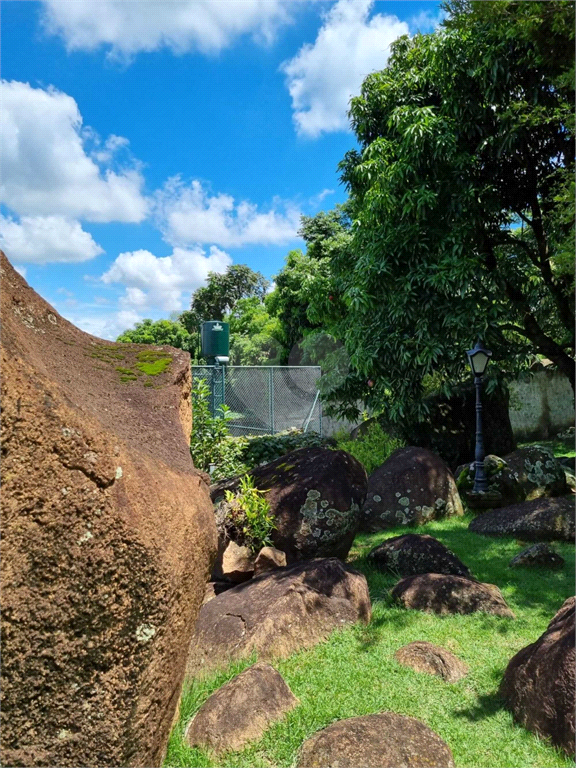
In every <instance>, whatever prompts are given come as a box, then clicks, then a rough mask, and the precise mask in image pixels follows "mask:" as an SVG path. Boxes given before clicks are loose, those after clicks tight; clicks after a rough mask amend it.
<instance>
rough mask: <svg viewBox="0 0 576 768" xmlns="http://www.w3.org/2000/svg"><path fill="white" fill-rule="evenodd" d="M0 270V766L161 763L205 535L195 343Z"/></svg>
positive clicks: (212, 544)
mask: <svg viewBox="0 0 576 768" xmlns="http://www.w3.org/2000/svg"><path fill="white" fill-rule="evenodd" d="M1 274H2V297H1V298H2V375H3V382H2V385H3V391H2V408H3V418H2V455H3V461H2V473H3V478H2V479H3V483H4V487H3V494H2V507H3V509H2V516H3V523H2V562H1V580H2V611H3V616H2V669H1V676H2V678H1V690H2V728H1V751H2V764H3V765H11V766H37V765H44V766H45V765H57V766H79V765H82V766H95V765H97V766H119V765H122V766H141V765H147V766H159V765H161V762H162V758H163V753H164V751H165V746H166V743H167V739H168V734H169V730H170V727H171V724H172V718H173V716H174V712H175V709H176V706H177V703H178V698H179V692H180V687H181V682H182V679H183V676H184V670H185V665H186V655H187V649H188V644H189V637H190V627H191V625H193V623H194V621H195V619H196V616H197V614H198V610H199V608H200V604H201V602H202V598H203V595H204V588H205V584H206V580H207V578H208V574H209V572H210V567H211V559H212V558H213V556H214V553H215V548H216V530H215V526H214V518H213V512H212V505H211V503H210V497H209V493H208V488H207V486H206V485H205V483H204V482H203V481H202V480H201V478H200V477H199V476H198V475H197V473H196V472H195V470H194V468H193V466H192V464H191V460H190V450H189V435H190V429H191V424H192V419H191V410H190V387H191V379H190V358H189V355H188V354H187V353H185V352H182V351H181V350H176V349H172V348H170V347H151V346H149V345H133V344H114V343H111V342H108V341H103V340H102V339H97V338H95V337H94V336H90V335H88V334H86V333H83V332H82V331H80V330H79V329H78V328H75V327H74V326H73V325H71V324H70V323H69V322H67V321H66V320H65V319H64V318H62V317H61V316H60V315H59V314H58V313H57V312H56V311H55V310H54V309H53V308H52V307H50V306H49V305H48V304H47V303H46V302H45V301H44V300H43V299H41V298H40V297H39V296H38V295H37V294H36V293H35V292H34V291H33V290H32V289H31V288H30V287H29V286H28V285H27V283H26V282H25V281H24V279H23V278H22V277H21V276H20V275H19V274H17V273H16V272H15V271H14V270H13V268H12V267H11V265H10V264H9V263H8V261H7V260H6V258H5V257H4V255H3V254H2V256H1ZM162 360H164V361H165V362H162ZM162 367H164V370H163V372H161V373H158V375H149V371H150V370H152V371H153V370H158V369H161V368H162Z"/></svg>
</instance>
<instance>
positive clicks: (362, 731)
mask: <svg viewBox="0 0 576 768" xmlns="http://www.w3.org/2000/svg"><path fill="white" fill-rule="evenodd" d="M297 766H298V768H328V766H332V768H360V767H361V768H403V767H404V768H454V759H453V757H452V752H451V751H450V748H449V747H448V745H447V744H446V743H445V742H444V741H443V740H442V739H441V738H440V736H438V734H437V733H434V731H433V730H432V729H431V728H428V726H427V725H425V724H424V723H421V722H420V720H416V718H414V717H406V716H405V715H399V714H396V712H382V713H380V714H375V715H364V716H363V717H350V718H348V719H346V720H340V721H338V722H336V723H332V725H329V726H328V727H327V728H324V729H323V730H322V731H318V733H315V734H314V735H313V736H311V737H310V738H309V739H307V740H306V741H305V742H304V744H303V745H302V748H301V750H300V754H299V756H298V763H297Z"/></svg>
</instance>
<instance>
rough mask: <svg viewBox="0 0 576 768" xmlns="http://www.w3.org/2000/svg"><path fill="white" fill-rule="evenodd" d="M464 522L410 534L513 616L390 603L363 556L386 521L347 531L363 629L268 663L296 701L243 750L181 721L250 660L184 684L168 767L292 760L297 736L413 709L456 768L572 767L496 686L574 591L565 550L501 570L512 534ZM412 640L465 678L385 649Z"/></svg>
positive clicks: (384, 580) (386, 583)
mask: <svg viewBox="0 0 576 768" xmlns="http://www.w3.org/2000/svg"><path fill="white" fill-rule="evenodd" d="M469 521H470V518H464V519H462V518H461V519H457V518H452V519H450V520H443V521H436V522H433V523H430V524H428V525H427V526H425V527H422V528H419V529H411V530H413V531H415V532H420V533H424V532H425V533H429V534H431V535H433V536H435V537H436V538H438V539H439V540H440V541H442V542H443V543H444V544H446V546H448V547H449V548H450V549H451V550H452V551H454V552H455V553H456V554H457V555H458V556H459V557H460V558H461V559H462V560H463V561H464V562H465V563H466V564H467V565H468V566H469V567H470V568H471V570H472V572H473V574H474V575H475V576H476V577H477V578H479V579H480V580H481V581H487V582H491V583H493V584H497V585H498V586H499V587H500V589H501V590H502V592H503V594H504V597H505V598H506V600H507V602H508V604H509V605H510V607H511V608H512V610H513V611H514V612H515V613H516V617H517V618H516V619H515V620H511V619H503V618H498V617H496V616H489V615H487V614H482V613H476V614H471V615H469V616H443V617H440V616H436V615H431V614H425V613H422V612H419V611H408V610H405V609H402V608H399V607H396V606H394V605H393V604H392V603H391V601H390V598H389V590H390V588H391V587H392V586H393V585H394V584H395V582H396V579H395V578H394V577H393V576H386V575H383V574H380V573H378V572H376V571H375V570H373V569H372V568H371V567H370V565H369V563H368V561H367V559H366V555H367V553H368V552H369V551H370V549H371V548H372V547H373V546H375V545H376V544H378V543H380V542H381V541H383V540H384V539H385V538H389V537H391V536H395V535H398V534H399V533H405V532H406V529H405V528H403V529H395V530H389V531H386V532H381V533H378V534H371V535H361V536H358V537H357V538H356V541H355V542H354V547H353V549H352V551H351V553H350V557H349V560H350V561H351V562H352V563H353V564H354V566H355V567H357V568H359V569H360V570H362V571H363V572H364V573H365V574H366V577H367V579H368V583H369V587H370V593H371V598H372V605H373V617H372V622H371V623H370V625H369V626H364V625H355V626H351V627H348V628H346V629H344V630H339V631H336V632H334V633H333V634H332V635H331V637H330V638H329V639H328V640H327V641H326V642H324V643H321V644H319V645H317V646H315V647H314V648H311V649H309V650H306V651H302V652H300V653H297V654H295V655H293V656H291V657H290V658H289V659H286V660H281V661H277V662H275V663H274V666H275V667H276V668H277V669H278V670H279V671H280V673H281V674H282V676H283V677H284V679H285V680H286V682H287V683H288V685H289V686H290V688H291V689H292V691H293V693H294V694H295V695H296V696H297V697H298V699H299V700H300V705H299V706H298V707H297V708H296V709H294V710H293V711H292V712H290V713H289V714H288V715H287V716H286V718H285V719H284V720H283V721H282V722H280V723H277V724H276V725H274V726H272V727H271V728H270V729H269V730H268V731H267V732H266V734H265V735H264V737H263V738H262V739H261V740H260V741H259V742H258V743H256V744H252V745H251V746H249V747H247V748H246V749H244V750H243V751H241V752H232V753H229V754H227V755H226V757H225V758H221V759H220V760H215V759H213V758H211V756H210V755H209V754H207V753H206V752H203V751H202V750H198V749H190V748H189V747H187V745H186V744H185V742H184V740H183V734H184V731H185V728H186V726H187V724H188V722H189V721H190V719H191V717H192V716H193V714H194V713H195V712H196V711H197V710H198V708H199V707H200V706H201V705H202V704H203V703H204V701H205V700H206V699H207V697H208V696H209V695H210V694H211V693H213V691H215V690H216V689H217V688H219V687H220V686H221V685H223V684H224V683H225V682H226V681H227V680H229V679H231V678H232V677H234V676H235V675H236V674H238V673H239V672H240V671H242V669H244V668H246V667H247V666H248V665H249V664H250V663H253V661H254V659H252V660H250V661H244V662H241V663H237V664H235V665H234V666H233V667H231V668H229V669H228V670H226V671H225V672H224V673H222V674H219V675H217V676H215V677H212V678H210V679H209V680H204V681H202V682H194V683H192V684H191V685H188V686H187V687H186V688H185V690H184V693H183V697H182V702H181V711H180V720H179V722H178V724H177V726H176V727H175V729H174V731H173V733H172V736H171V739H170V743H169V748H168V754H167V757H166V761H165V765H166V766H206V767H207V766H223V765H225V766H246V767H248V766H256V767H257V766H267V767H268V768H269V767H270V766H277V767H278V768H279V767H280V766H287V767H289V766H292V765H294V764H295V761H296V755H297V752H298V750H299V748H300V746H301V744H302V742H303V741H304V740H305V739H306V738H308V737H309V736H311V735H312V734H313V733H315V732H316V731H318V730H319V729H321V728H324V727H326V726H327V725H329V724H330V723H332V722H334V721H335V720H340V719H342V718H346V717H353V716H357V715H366V714H371V713H374V712H382V711H387V710H388V711H394V712H399V713H401V714H405V715H410V716H413V717H417V718H418V719H420V720H422V721H423V722H424V723H426V724H427V725H428V726H430V727H431V728H432V729H433V730H434V731H436V732H437V733H438V734H439V735H440V736H441V737H442V738H443V739H444V740H445V741H446V742H447V744H448V745H449V746H450V748H451V750H452V752H453V754H454V760H455V763H456V766H457V768H465V767H468V766H469V767H470V768H498V767H501V768H548V767H549V766H550V767H551V766H572V765H573V761H571V760H569V759H568V758H566V757H565V756H563V755H562V754H561V753H559V752H558V751H557V750H555V749H554V748H552V747H551V746H549V745H548V744H546V743H545V742H544V741H541V740H540V739H538V738H537V737H536V736H535V735H534V734H532V733H529V732H528V731H526V730H525V729H524V728H522V727H520V726H518V725H515V724H514V722H513V720H512V715H511V714H510V713H509V712H508V711H507V710H505V709H503V707H502V702H501V701H500V700H499V699H498V696H497V690H498V685H499V682H500V679H501V677H502V673H503V671H504V669H505V667H506V664H507V663H508V661H509V659H510V658H511V657H512V656H513V655H514V654H515V653H516V652H517V651H518V650H520V648H523V647H524V646H525V645H527V644H528V643H531V642H533V641H534V640H536V639H537V638H538V637H539V636H540V634H541V633H542V632H543V631H544V630H545V628H546V626H547V624H548V622H549V621H550V619H551V618H552V616H553V615H554V613H555V612H556V611H557V610H558V608H559V607H560V605H561V604H562V602H563V601H564V600H565V599H566V598H567V597H569V596H570V595H572V594H574V546H573V545H571V544H563V543H556V544H554V546H555V548H556V549H557V551H558V552H559V553H560V554H561V555H562V556H563V557H564V558H565V560H566V565H565V567H564V569H563V570H562V571H557V572H548V571H543V570H540V569H538V570H528V569H521V568H518V569H510V568H508V567H507V565H508V562H509V561H510V559H511V558H512V557H513V556H514V555H515V554H517V553H518V552H519V551H520V549H521V548H522V546H523V545H522V544H521V543H520V542H518V541H515V540H514V539H491V538H488V537H484V536H479V535H476V534H474V533H471V532H469V531H468V530H467V525H468V523H469ZM414 640H427V641H429V642H432V643H436V644H438V645H442V646H444V647H446V648H448V649H449V650H451V651H452V652H453V653H455V654H456V655H457V656H459V657H460V658H461V659H463V660H464V661H465V662H466V663H467V664H468V665H469V666H470V672H469V674H468V676H467V677H465V678H464V679H463V680H460V681H459V682H458V683H455V684H452V685H449V684H447V683H445V682H443V681H442V680H440V679H439V678H436V677H432V676H429V675H425V674H419V673H417V672H414V671H412V670H409V669H406V668H404V667H401V666H399V665H398V664H397V663H396V662H395V661H394V652H395V651H396V650H397V649H398V648H400V647H401V646H403V645H405V644H406V643H409V642H412V641H414Z"/></svg>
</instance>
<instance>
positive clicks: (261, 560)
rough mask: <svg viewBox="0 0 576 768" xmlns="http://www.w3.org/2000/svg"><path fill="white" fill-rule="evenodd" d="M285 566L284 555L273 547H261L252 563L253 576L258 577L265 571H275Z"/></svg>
mask: <svg viewBox="0 0 576 768" xmlns="http://www.w3.org/2000/svg"><path fill="white" fill-rule="evenodd" d="M285 565H286V553H285V552H281V551H280V550H279V549H276V548H275V547H262V549H261V550H260V552H258V556H257V557H256V560H255V562H254V576H259V575H260V574H261V573H265V572H266V571H275V570H276V569H277V568H284V567H285Z"/></svg>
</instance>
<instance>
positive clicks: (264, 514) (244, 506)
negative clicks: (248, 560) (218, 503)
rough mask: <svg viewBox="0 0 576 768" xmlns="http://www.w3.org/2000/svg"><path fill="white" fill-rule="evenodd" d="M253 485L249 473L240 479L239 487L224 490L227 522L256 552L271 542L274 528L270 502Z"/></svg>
mask: <svg viewBox="0 0 576 768" xmlns="http://www.w3.org/2000/svg"><path fill="white" fill-rule="evenodd" d="M264 493H265V491H261V490H259V489H258V488H256V486H255V485H254V479H253V477H252V476H251V475H245V476H244V477H243V478H241V480H240V487H239V489H238V491H237V492H236V493H235V492H234V491H226V501H227V502H228V516H229V520H228V523H229V524H232V525H233V527H234V528H235V529H236V530H237V531H238V532H239V533H240V534H241V537H242V539H243V541H244V544H245V545H246V546H247V547H249V548H250V549H251V550H252V552H254V553H256V552H258V551H259V550H260V549H262V547H266V546H268V545H270V544H271V543H272V540H271V538H270V534H271V533H272V531H273V530H274V529H275V528H276V525H275V523H274V519H273V517H272V514H271V511H270V502H269V501H268V500H267V499H266V497H265V496H264Z"/></svg>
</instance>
